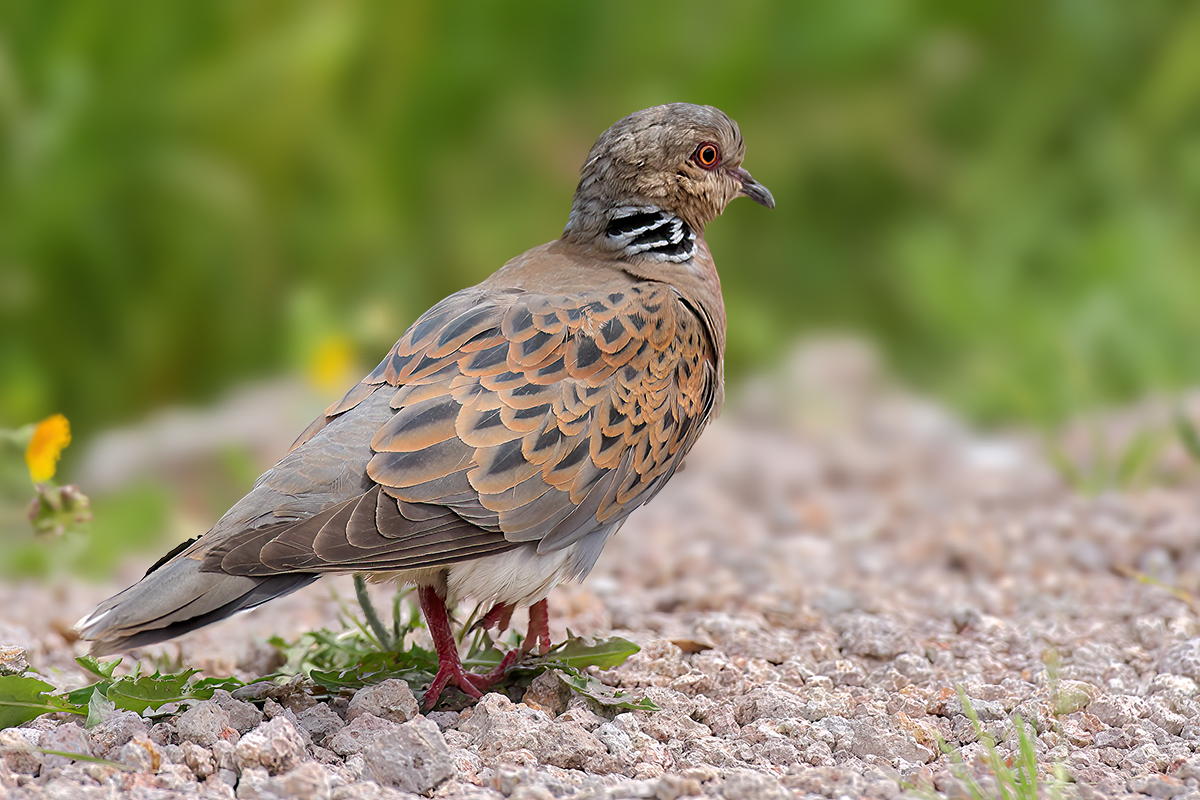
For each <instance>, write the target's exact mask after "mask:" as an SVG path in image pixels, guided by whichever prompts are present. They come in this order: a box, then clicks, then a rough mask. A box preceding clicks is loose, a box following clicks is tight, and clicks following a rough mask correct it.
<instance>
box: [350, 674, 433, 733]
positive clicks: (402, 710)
mask: <svg viewBox="0 0 1200 800" xmlns="http://www.w3.org/2000/svg"><path fill="white" fill-rule="evenodd" d="M419 711H420V708H419V707H418V706H417V698H416V697H414V696H413V693H412V690H411V689H409V688H408V684H407V683H406V682H404V681H402V680H399V679H397V678H389V679H387V680H386V681H383V682H382V683H377V684H375V685H374V686H365V687H363V688H362V689H359V690H358V691H357V692H355V693H354V697H353V698H352V699H351V700H350V705H349V706H348V707H347V708H346V721H347V722H354V720H356V719H357V718H358V717H359V716H361V715H362V714H373V715H374V716H376V717H379V718H380V719H386V720H388V721H390V722H396V723H400V722H408V721H409V720H410V719H412V718H413V717H415V716H416V715H417V713H418V712H419Z"/></svg>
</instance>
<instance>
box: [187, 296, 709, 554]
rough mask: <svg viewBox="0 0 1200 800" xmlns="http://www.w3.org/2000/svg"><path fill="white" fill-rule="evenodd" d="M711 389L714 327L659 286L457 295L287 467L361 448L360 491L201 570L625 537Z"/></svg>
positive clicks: (234, 548)
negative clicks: (340, 445)
mask: <svg viewBox="0 0 1200 800" xmlns="http://www.w3.org/2000/svg"><path fill="white" fill-rule="evenodd" d="M717 384H718V378H717V374H716V356H715V353H714V350H713V344H712V341H711V338H710V336H709V335H708V333H707V331H706V329H705V325H704V323H703V322H702V320H701V318H700V317H699V316H698V315H697V314H696V312H695V311H694V309H692V308H691V307H690V306H689V305H688V304H687V303H686V302H685V301H684V300H683V299H682V298H681V297H680V295H679V294H678V293H677V292H675V291H674V290H673V289H672V288H671V287H670V286H668V285H666V284H662V283H657V282H653V281H647V282H640V283H631V284H627V285H626V286H624V287H623V288H621V289H620V290H616V291H604V292H582V293H573V294H561V295H545V294H538V293H531V292H524V291H519V290H512V291H506V292H488V293H485V292H482V291H471V290H468V291H467V292H462V293H459V294H457V295H454V296H452V297H450V298H447V299H446V300H445V301H443V302H442V303H440V304H438V305H437V306H434V307H433V308H432V309H430V310H429V312H427V313H426V314H425V315H424V316H423V317H422V318H421V319H420V320H418V322H417V323H416V324H415V325H413V327H412V328H411V329H410V330H409V331H408V332H407V333H406V334H405V336H404V337H403V338H402V339H401V340H400V341H399V342H397V344H396V346H395V347H394V348H393V349H392V351H391V352H390V353H389V354H388V356H387V357H386V358H384V360H383V362H382V363H380V365H379V366H378V367H377V368H376V369H375V371H374V372H372V373H371V374H370V375H369V376H367V378H366V379H364V380H363V382H362V383H361V384H359V385H358V386H356V387H355V388H354V389H352V390H351V391H350V393H349V394H347V396H346V397H345V398H344V399H343V400H342V401H341V402H339V403H335V404H334V405H333V406H331V407H330V408H329V410H328V411H327V412H326V415H325V416H324V417H322V418H321V419H319V420H318V421H317V422H316V423H314V425H313V426H311V427H310V429H309V430H308V431H306V432H305V434H304V435H302V436H301V438H300V440H298V442H297V444H296V445H295V446H294V448H293V450H292V452H291V453H290V454H289V456H288V459H292V460H293V461H295V462H296V463H299V464H315V465H316V467H313V468H317V469H319V468H321V464H322V448H323V447H329V446H332V445H330V444H328V442H330V441H333V442H337V441H342V440H349V439H353V438H355V437H357V438H358V439H360V440H361V441H364V442H365V441H366V440H369V441H370V452H369V454H368V456H367V457H368V459H369V460H368V461H367V462H366V470H365V476H363V480H362V489H361V490H360V491H358V492H355V493H354V494H353V495H352V496H350V497H348V498H346V499H342V500H340V501H338V502H336V503H329V504H327V505H326V506H325V507H323V508H321V510H320V511H319V512H317V513H315V514H314V515H311V516H308V515H306V518H303V519H291V518H288V515H287V514H284V515H282V518H280V519H278V521H266V522H267V524H263V525H261V526H259V527H252V528H249V529H246V530H241V531H236V532H234V533H232V534H231V535H226V536H223V537H222V539H221V541H220V542H219V544H217V545H216V546H215V547H212V548H211V549H209V550H208V552H207V553H206V554H205V555H204V563H203V567H202V568H203V569H204V570H206V571H208V570H211V571H220V572H225V573H228V574H233V575H246V576H266V575H279V574H284V573H296V572H308V573H315V572H330V571H341V572H344V571H350V570H354V571H391V570H406V569H421V568H426V567H437V566H444V565H446V564H450V563H454V562H457V561H463V560H466V559H470V558H475V557H478V556H482V555H487V554H490V553H496V552H501V551H504V550H508V549H512V548H513V547H516V546H519V545H520V544H521V543H524V542H537V547H538V550H539V552H543V553H545V552H550V551H554V550H558V549H561V548H564V547H567V546H569V545H571V544H574V543H575V542H578V541H579V540H580V539H582V538H583V537H584V536H586V535H587V534H588V533H590V532H592V531H596V530H601V529H607V530H613V529H615V528H616V526H617V525H619V524H620V522H621V521H622V520H624V518H625V517H626V516H627V515H628V514H629V513H630V512H631V511H632V510H633V509H634V508H636V507H637V506H639V505H641V504H643V503H645V502H646V501H648V500H649V499H650V498H651V497H652V496H653V495H654V493H656V492H657V491H658V489H659V488H661V486H662V485H663V483H664V482H665V481H666V479H667V478H669V477H670V475H671V474H672V473H673V472H674V470H675V469H676V467H677V466H678V465H679V462H680V461H681V459H682V457H683V455H684V454H685V453H686V452H687V450H688V449H689V448H690V447H691V445H692V443H693V442H694V441H695V440H696V437H697V436H699V434H700V431H701V430H702V428H703V426H704V423H705V422H706V420H707V418H708V415H709V412H710V411H711V409H712V405H713V401H714V397H715V393H716V391H717ZM385 400H386V403H385V402H384V401H385ZM286 460H287V459H285V461H286ZM361 463H362V462H361V461H360V462H359V464H360V465H361ZM285 477H286V476H285ZM273 480H275V482H276V483H279V481H280V480H282V479H281V478H279V477H276V478H275V479H273ZM296 488H297V489H298V490H299V489H300V488H301V487H299V486H297V487H296ZM284 491H285V493H286V489H285V490H284ZM276 517H277V518H278V517H279V515H278V513H276ZM195 555H199V554H198V553H197V554H195Z"/></svg>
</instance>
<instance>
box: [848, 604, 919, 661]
mask: <svg viewBox="0 0 1200 800" xmlns="http://www.w3.org/2000/svg"><path fill="white" fill-rule="evenodd" d="M834 626H835V627H836V628H837V629H838V646H839V648H840V649H841V651H842V652H843V653H845V654H847V655H853V656H866V657H868V658H883V659H887V658H893V657H894V656H896V655H898V654H900V653H903V652H905V651H906V650H907V649H908V647H909V642H908V641H907V640H906V636H905V635H904V631H903V630H901V628H900V626H899V625H897V624H896V622H895V621H894V620H892V619H891V618H889V617H884V616H879V615H876V614H864V613H862V612H851V613H848V614H844V615H842V616H840V617H839V618H838V619H837V620H836V621H835V622H834Z"/></svg>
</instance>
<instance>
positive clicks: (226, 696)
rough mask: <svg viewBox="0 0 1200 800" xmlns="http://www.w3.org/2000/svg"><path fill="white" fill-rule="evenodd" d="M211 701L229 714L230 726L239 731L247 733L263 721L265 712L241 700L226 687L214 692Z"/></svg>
mask: <svg viewBox="0 0 1200 800" xmlns="http://www.w3.org/2000/svg"><path fill="white" fill-rule="evenodd" d="M208 702H210V703H216V705H217V706H219V707H220V708H221V709H222V710H224V711H225V713H227V714H229V726H230V727H231V728H233V729H234V730H236V731H237V732H238V733H245V732H246V731H248V730H250V729H251V728H253V727H255V726H257V725H259V724H260V723H261V722H262V721H263V713H262V712H261V711H259V710H258V708H257V707H256V706H254V705H253V704H252V703H247V702H246V701H244V700H239V699H237V698H236V697H234V696H233V695H231V694H230V693H229V692H227V691H225V690H224V689H217V690H216V691H214V692H213V696H212V699H211V700H209V701H208Z"/></svg>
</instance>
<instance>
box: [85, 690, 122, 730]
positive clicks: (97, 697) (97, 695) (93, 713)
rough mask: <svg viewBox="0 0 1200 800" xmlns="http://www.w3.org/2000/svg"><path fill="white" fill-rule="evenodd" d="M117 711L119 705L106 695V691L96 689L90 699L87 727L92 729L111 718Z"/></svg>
mask: <svg viewBox="0 0 1200 800" xmlns="http://www.w3.org/2000/svg"><path fill="white" fill-rule="evenodd" d="M115 713H117V707H116V705H115V704H114V703H113V701H112V700H109V699H108V698H107V697H105V696H104V692H101V691H100V690H98V689H97V690H94V691H93V692H92V696H91V697H90V698H89V699H88V704H87V723H86V725H85V727H87V729H88V730H91V729H92V728H94V727H96V726H97V725H99V724H100V723H101V722H104V721H105V720H107V719H110V718H111V717H112V716H113V714H115Z"/></svg>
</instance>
